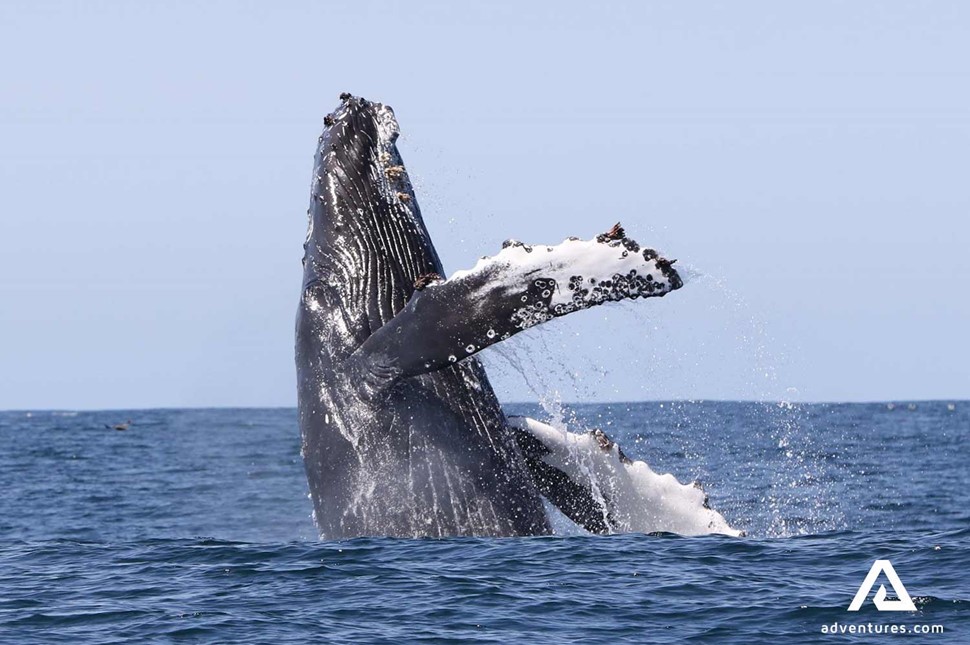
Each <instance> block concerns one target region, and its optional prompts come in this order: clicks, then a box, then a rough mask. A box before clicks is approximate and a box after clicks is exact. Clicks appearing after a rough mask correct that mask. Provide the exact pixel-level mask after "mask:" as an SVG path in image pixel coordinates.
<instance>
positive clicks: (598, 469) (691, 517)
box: [508, 416, 743, 536]
mask: <svg viewBox="0 0 970 645" xmlns="http://www.w3.org/2000/svg"><path fill="white" fill-rule="evenodd" d="M508 421H509V426H510V427H511V428H512V430H513V432H514V436H515V440H516V443H517V444H518V445H519V449H520V451H521V452H522V455H523V457H524V458H525V462H526V465H527V467H528V469H529V472H530V474H531V475H532V479H533V481H534V482H535V484H536V487H537V488H538V489H539V491H540V492H541V493H542V494H543V495H544V496H545V497H546V499H548V500H549V501H550V502H551V503H552V504H554V505H555V506H556V507H557V508H559V510H561V511H562V512H563V513H564V514H565V515H566V516H567V517H568V518H570V519H571V520H573V521H574V522H576V523H577V524H579V525H581V526H583V527H585V528H586V530H588V531H590V532H593V533H615V532H629V531H634V532H640V533H653V532H657V531H665V532H670V533H678V534H680V535H706V534H708V533H721V534H724V535H734V536H740V535H743V532H742V531H738V530H737V529H734V528H732V527H731V525H730V524H728V522H727V520H725V518H724V516H723V515H721V514H720V513H718V512H717V511H715V510H714V509H712V508H711V505H710V500H709V499H708V497H707V495H706V493H705V492H704V490H703V488H702V487H701V485H700V483H698V482H693V483H690V484H681V483H680V482H678V481H677V479H676V478H675V477H674V476H673V475H671V474H664V473H656V472H654V471H653V470H652V469H651V468H650V466H648V465H647V464H646V463H645V462H643V461H633V460H631V459H629V458H628V457H627V456H626V455H624V454H623V451H622V450H620V447H619V445H617V444H616V443H614V442H613V441H612V440H610V438H609V437H607V436H606V434H605V433H604V432H603V431H601V430H591V431H589V432H585V433H582V434H577V433H574V432H566V431H563V430H559V429H557V428H554V427H552V426H550V425H547V424H545V423H541V422H539V421H536V420H535V419H529V418H526V417H514V416H513V417H509V419H508Z"/></svg>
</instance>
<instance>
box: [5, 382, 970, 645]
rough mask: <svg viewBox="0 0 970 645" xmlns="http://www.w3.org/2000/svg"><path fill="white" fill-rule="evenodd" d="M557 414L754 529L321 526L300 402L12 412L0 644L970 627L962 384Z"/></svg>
mask: <svg viewBox="0 0 970 645" xmlns="http://www.w3.org/2000/svg"><path fill="white" fill-rule="evenodd" d="M506 409H507V411H508V412H509V413H510V414H528V415H530V416H533V417H535V418H539V419H544V420H549V418H550V411H548V410H544V409H542V408H540V407H538V406H533V405H509V406H506ZM554 412H555V414H554V415H553V416H555V417H556V422H557V423H558V424H560V425H562V423H563V419H565V420H566V422H567V425H568V427H569V428H570V429H574V430H579V429H581V428H594V427H597V428H602V429H603V430H605V431H606V432H607V433H608V434H609V435H610V437H612V438H613V439H615V440H616V441H617V442H618V443H619V444H620V445H621V446H622V448H623V450H624V452H625V453H626V454H627V455H628V456H630V457H631V458H633V459H640V460H644V461H646V462H647V463H648V464H650V466H651V467H652V468H653V469H654V470H656V471H658V472H669V473H672V474H674V475H675V476H676V477H677V478H678V479H679V480H680V481H681V482H690V481H692V480H700V481H702V482H703V483H704V487H705V490H706V491H707V493H708V494H709V496H710V503H711V506H712V507H713V508H714V509H716V510H717V511H719V512H720V513H722V514H723V515H724V516H725V518H727V520H728V521H729V522H730V523H731V525H732V526H734V527H735V528H738V529H742V530H744V531H745V532H746V534H747V536H746V537H742V538H734V537H728V536H723V535H708V536H702V537H680V536H677V535H673V534H648V535H643V534H621V535H609V536H593V535H588V534H584V533H583V532H582V531H580V530H579V529H578V528H577V527H575V526H574V525H571V524H569V523H568V521H566V520H565V519H564V518H562V517H558V518H556V521H555V526H556V528H557V535H553V536H547V537H533V538H502V539H476V538H455V539H390V538H360V539H353V540H347V541H340V542H325V541H320V540H318V538H317V534H316V531H315V529H314V526H313V522H312V519H311V506H310V501H309V500H308V498H307V485H306V480H305V477H304V472H303V465H302V461H301V458H300V438H299V430H298V428H297V422H296V411H295V410H293V409H189V410H178V409H163V410H113V411H102V412H71V411H41V410H36V411H30V412H27V411H17V412H0V440H2V442H3V448H2V449H0V642H2V643H16V644H20V643H149V642H180V643H181V642H186V643H216V642H218V643H274V644H282V643H307V642H348V643H349V642H353V643H357V642H362V643H363V642H366V643H414V642H433V643H447V642H458V641H471V642H494V643H514V642H536V643H560V642H563V643H572V642H575V643H616V642H637V643H684V642H686V643H776V642H784V643H817V642H826V641H838V642H841V641H845V640H849V641H852V642H881V641H882V640H896V641H898V640H899V638H900V636H899V635H898V634H893V633H889V631H890V630H895V631H897V632H898V631H900V630H905V631H906V632H907V634H906V638H905V639H904V640H905V642H911V643H918V642H926V643H960V642H964V643H967V642H970V494H968V484H970V481H968V479H970V477H968V476H970V448H968V442H970V402H967V401H917V402H909V401H903V402H895V403H870V404H788V403H781V404H779V403H742V402H706V401H705V402H641V403H624V404H617V403H612V404H584V405H571V406H564V409H563V410H556V411H554ZM128 419H130V420H131V426H130V428H129V429H128V430H126V431H117V430H114V429H110V428H106V426H113V425H115V424H118V423H122V422H124V421H126V420H128ZM876 560H889V561H890V562H891V565H892V568H893V571H895V573H896V574H897V576H898V579H899V580H900V582H901V583H902V584H903V585H904V586H905V590H906V593H908V595H909V596H910V597H911V599H912V601H913V604H914V606H915V611H880V610H879V609H878V608H877V607H876V606H875V604H874V602H873V596H875V595H876V594H877V591H878V587H879V585H880V584H882V585H884V586H885V587H886V588H887V590H888V597H889V599H890V600H892V599H893V598H896V597H900V596H899V595H898V594H897V593H896V592H897V591H898V590H897V589H896V588H895V585H894V584H893V583H892V582H891V581H890V580H889V579H888V578H887V576H886V574H885V572H884V573H883V574H881V575H880V577H879V578H878V579H877V582H876V584H875V585H874V588H873V589H871V590H870V592H869V593H868V595H867V596H866V600H865V602H864V603H863V604H862V606H861V608H860V609H859V610H858V611H856V612H850V611H847V608H848V606H849V604H850V602H852V600H853V598H854V597H855V595H856V593H857V592H858V591H859V589H860V586H862V585H863V581H864V580H865V579H866V576H867V574H868V573H869V571H870V568H871V567H873V563H874V562H875V561H876ZM940 630H942V633H939V632H940ZM831 631H835V632H836V634H835V635H832V634H830V633H829V632H831ZM843 632H844V633H845V635H840V634H842V633H843ZM859 632H862V633H859ZM923 632H928V633H923ZM933 632H935V633H933Z"/></svg>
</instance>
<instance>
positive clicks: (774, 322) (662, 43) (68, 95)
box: [0, 0, 970, 409]
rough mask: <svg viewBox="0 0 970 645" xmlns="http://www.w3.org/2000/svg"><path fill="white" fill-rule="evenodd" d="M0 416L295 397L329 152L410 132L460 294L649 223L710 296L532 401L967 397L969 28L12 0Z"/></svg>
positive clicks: (769, 16)
mask: <svg viewBox="0 0 970 645" xmlns="http://www.w3.org/2000/svg"><path fill="white" fill-rule="evenodd" d="M0 58H2V59H3V61H4V63H3V64H2V65H0V142H2V145H0V409H41V408H66V409H105V408H111V409H118V408H139V407H189V406H192V407H197V406H292V405H295V402H296V385H295V382H296V381H295V368H294V362H293V323H294V317H295V312H296V304H297V300H298V297H299V290H300V284H301V276H302V269H301V266H300V258H301V257H302V243H303V239H304V235H305V226H306V216H305V212H306V207H307V204H308V199H309V180H310V171H311V163H312V154H313V151H314V148H315V145H316V139H317V136H318V135H319V133H320V131H321V130H322V127H323V117H324V116H325V115H326V114H327V113H328V112H329V111H331V110H332V109H334V108H335V107H336V106H337V104H338V98H337V97H338V95H339V94H340V93H341V92H343V91H349V92H352V93H354V94H356V95H360V96H364V97H366V98H368V99H372V100H377V101H382V102H384V103H387V104H389V105H391V106H393V108H394V109H395V112H396V114H397V117H398V121H399V123H400V125H401V129H402V136H401V139H400V140H399V148H400V150H401V153H402V155H403V157H404V160H405V163H406V164H407V166H408V170H409V174H410V175H411V177H412V180H413V181H414V183H415V185H416V191H417V194H418V201H419V203H420V205H421V208H422V211H423V214H424V219H425V222H426V223H427V225H428V228H429V230H430V232H431V234H432V237H433V239H434V240H435V242H436V245H437V248H438V250H439V253H440V255H441V256H442V260H443V262H444V264H445V268H446V270H447V271H448V272H452V271H456V270H458V269H462V268H468V267H470V266H471V265H473V264H474V263H475V261H476V259H477V258H478V257H480V256H482V255H491V254H494V253H495V252H496V251H497V250H498V249H499V248H500V247H501V242H502V241H503V240H505V239H507V238H510V237H514V238H516V239H520V240H523V241H526V242H530V243H557V242H559V241H561V240H562V239H564V238H565V237H567V236H571V235H578V236H581V237H589V236H592V235H595V234H597V233H600V232H603V231H605V230H606V229H608V228H609V227H610V226H611V225H612V224H613V223H614V222H616V221H622V222H623V224H624V226H625V228H626V230H627V233H628V235H629V236H630V237H632V238H634V239H636V240H637V241H638V242H640V243H641V244H644V245H647V246H653V247H656V248H659V249H661V250H662V251H664V252H665V254H666V255H667V256H668V257H672V258H677V259H678V261H679V262H678V265H677V266H678V267H684V269H683V271H684V272H685V273H688V274H690V276H691V278H690V279H689V280H688V282H687V285H686V286H685V287H684V288H683V289H681V290H680V291H678V292H676V293H673V294H671V295H670V296H668V297H666V298H663V299H650V300H647V301H638V302H636V303H631V304H625V305H610V306H603V307H597V308H593V309H591V310H588V311H585V312H580V313H577V314H574V315H571V316H568V317H566V318H565V319H561V320H557V321H554V322H552V323H550V324H548V325H545V326H544V328H543V329H537V330H530V333H526V334H522V335H520V336H518V337H516V338H514V339H512V340H510V341H508V342H507V343H504V344H500V345H497V346H495V348H493V349H490V350H487V351H486V352H483V359H484V360H485V361H486V365H487V367H488V369H489V373H490V374H491V375H492V380H493V383H494V385H495V386H496V390H497V391H498V393H499V396H500V398H501V399H502V400H505V401H533V400H537V399H540V398H549V397H552V398H556V397H558V398H561V399H564V400H567V401H573V400H597V401H626V400H648V399H650V400H656V399H767V400H794V401H868V400H915V399H957V398H962V399H966V398H970V350H968V347H970V344H968V342H967V340H966V335H967V333H968V330H970V299H968V297H967V295H968V289H967V282H968V280H970V254H968V248H970V181H968V170H967V169H968V168H970V64H968V61H970V5H968V4H966V3H961V2H934V3H920V2H896V3H877V2H851V3H846V2H825V1H816V2H804V3H797V4H796V3H776V2H760V3H759V2H742V3H720V2H717V3H715V2H700V3H690V4H689V5H688V4H687V3H648V2H632V1H631V2H626V3H623V2H607V3H589V2H565V1H562V0H560V1H557V2H535V3H518V2H489V3H478V4H474V5H471V4H469V5H465V3H449V2H416V1H412V2H397V3H390V2H386V3H376V2H339V3H337V2H333V3H327V2H286V3H268V2H264V3H256V2H250V3H247V2H206V3H190V2H138V3H127V2H126V3H123V2H114V3H111V2H19V1H16V0H13V1H8V2H4V3H2V4H0Z"/></svg>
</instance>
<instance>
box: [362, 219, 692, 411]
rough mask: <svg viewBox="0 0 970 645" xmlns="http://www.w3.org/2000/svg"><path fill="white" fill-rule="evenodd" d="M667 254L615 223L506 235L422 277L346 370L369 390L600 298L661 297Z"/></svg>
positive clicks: (670, 286) (672, 279) (671, 275)
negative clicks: (533, 240)
mask: <svg viewBox="0 0 970 645" xmlns="http://www.w3.org/2000/svg"><path fill="white" fill-rule="evenodd" d="M674 262H676V260H667V259H665V258H663V257H661V256H660V255H659V254H658V253H657V252H656V251H655V250H653V249H649V248H641V247H640V245H639V244H637V243H636V242H634V241H633V240H631V239H629V238H627V237H626V235H625V233H624V231H623V228H622V227H621V226H620V225H619V224H616V225H615V226H614V227H613V228H612V229H610V230H609V231H608V232H606V233H604V234H602V235H599V236H597V237H596V238H595V239H592V240H580V239H578V238H570V239H567V240H566V241H564V242H562V243H561V244H558V245H555V246H544V245H534V246H530V245H526V244H522V243H521V242H515V241H509V242H506V243H505V245H504V248H503V249H502V251H500V252H499V253H498V254H496V255H495V256H493V257H490V258H483V259H482V260H480V261H479V262H478V263H477V264H476V265H475V266H474V267H473V268H472V269H469V270H467V271H458V272H456V273H455V274H454V275H452V276H451V277H450V278H449V279H447V280H442V279H440V277H439V276H421V278H420V279H419V280H418V282H417V283H416V285H415V288H416V289H417V290H416V291H415V292H414V294H413V296H412V297H411V299H410V301H409V302H408V303H407V306H406V307H405V308H404V309H403V310H402V311H401V312H399V313H398V314H396V315H395V316H394V318H393V319H391V320H390V321H388V322H387V323H386V324H385V325H384V326H383V327H381V328H380V329H378V330H376V331H375V332H374V333H373V334H371V336H370V337H369V338H368V339H367V340H366V341H365V342H364V343H363V345H361V347H360V348H359V349H358V350H357V351H356V352H355V353H354V355H353V356H352V357H351V358H350V360H349V361H348V364H347V370H348V372H349V373H351V374H352V375H353V378H354V380H357V381H360V382H368V383H370V384H371V385H372V386H373V387H372V390H373V391H374V392H378V391H381V390H386V389H387V388H389V387H390V386H391V385H393V383H394V382H395V381H396V380H397V379H399V378H405V377H408V376H414V375H417V374H424V373H427V372H432V371H435V370H439V369H442V368H445V367H448V366H449V365H451V364H453V363H456V362H458V361H460V360H462V359H464V358H467V357H469V356H472V355H474V354H477V353H478V352H480V351H481V350H483V349H485V348H486V347H488V346H490V345H493V344H495V343H498V342H500V341H503V340H505V339H507V338H509V337H511V336H513V335H515V334H518V333H519V332H521V331H524V330H526V329H529V328H530V327H534V326H535V325H538V324H541V323H544V322H546V321H549V320H552V319H553V318H557V317H560V316H565V315H567V314H570V313H572V312H575V311H581V310H583V309H588V308H589V307H593V306H596V305H600V304H603V303H606V302H615V301H619V300H626V299H637V298H649V297H662V296H664V295H666V294H668V293H670V292H671V291H673V290H675V289H679V288H680V287H681V286H682V285H683V281H682V280H681V278H680V276H679V275H678V274H677V271H676V270H675V269H674V268H673V267H672V266H671V265H672V264H673V263H674ZM382 370H383V371H382ZM388 370H390V371H388ZM377 372H381V374H380V375H379V376H378V377H375V376H374V374H376V373H377Z"/></svg>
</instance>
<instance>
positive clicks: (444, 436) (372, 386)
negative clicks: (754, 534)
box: [296, 95, 550, 539]
mask: <svg viewBox="0 0 970 645" xmlns="http://www.w3.org/2000/svg"><path fill="white" fill-rule="evenodd" d="M325 124H326V128H325V130H324V132H323V134H322V135H321V137H320V139H319V142H318V143H319V145H318V147H317V151H316V154H315V156H314V172H313V178H312V186H311V200H310V208H309V212H308V214H309V227H308V229H309V230H308V233H307V239H306V243H305V245H304V250H305V254H304V259H303V262H304V275H303V287H302V292H301V297H300V303H299V307H298V311H297V320H296V366H297V388H298V406H299V423H300V430H301V435H302V453H303V458H304V465H305V468H306V473H307V480H308V482H309V488H310V497H311V499H312V501H313V508H314V517H315V521H316V524H317V527H318V529H319V531H320V535H321V537H322V538H324V539H342V538H350V537H356V536H365V535H385V536H401V537H423V536H431V537H439V536H455V535H476V536H515V535H541V534H547V533H549V532H550V527H549V523H548V520H547V518H546V514H545V511H544V508H543V504H542V499H541V497H540V495H539V492H538V491H537V489H536V487H535V485H534V483H533V481H532V478H531V476H530V475H529V473H528V470H527V466H526V463H525V460H524V458H523V457H522V454H521V453H520V452H519V450H518V448H517V446H516V443H515V438H514V434H513V431H512V430H511V429H510V428H509V425H508V423H507V421H506V418H505V415H504V414H503V412H502V410H501V407H500V406H499V403H498V400H497V399H496V397H495V394H494V393H493V391H492V387H491V385H490V384H489V382H488V378H487V377H486V375H485V371H484V369H483V368H482V366H481V364H480V363H479V361H478V360H477V359H476V358H475V357H474V356H472V357H468V358H465V359H464V360H462V361H460V362H458V363H456V364H454V365H449V366H447V367H444V368H441V369H437V370H435V371H431V372H428V373H424V374H420V375H416V376H409V377H408V378H397V377H398V376H399V370H398V368H397V367H396V366H395V365H394V364H393V361H392V362H390V363H388V364H386V365H382V364H368V365H367V366H366V367H365V368H364V369H363V370H361V368H360V366H359V365H358V366H354V361H350V360H348V359H350V357H351V355H352V354H354V352H355V351H357V350H358V349H359V348H360V347H361V346H362V345H363V343H364V342H365V341H366V340H367V339H368V338H369V337H370V336H371V335H372V334H373V333H374V332H376V331H377V330H378V329H380V328H382V327H383V326H384V325H386V324H387V323H388V322H389V321H390V320H391V319H392V318H393V317H394V316H395V315H396V314H397V313H399V312H400V311H401V310H402V309H404V307H405V305H406V304H407V303H408V301H409V300H410V299H411V298H412V296H413V295H414V291H415V286H414V285H415V282H416V281H418V279H419V278H420V277H422V276H425V275H427V274H438V275H443V274H444V271H443V268H442V266H441V262H440V260H439V258H438V255H437V253H436V251H435V249H434V246H433V244H432V243H431V239H430V237H429V235H428V233H427V230H426V229H425V226H424V222H423V221H422V218H421V214H420V210H419V208H418V204H417V199H416V198H415V195H414V192H413V189H412V187H411V184H410V181H409V180H408V177H407V174H406V171H405V170H404V167H403V164H402V163H401V158H400V155H399V154H398V151H397V147H396V145H395V139H396V138H397V134H398V129H397V123H396V120H395V119H394V115H393V112H392V111H391V109H390V108H389V107H386V106H384V105H381V104H379V103H372V102H369V101H365V100H363V99H359V98H356V97H352V96H349V95H343V96H342V104H341V106H340V107H339V108H338V109H337V110H336V111H335V112H334V113H332V114H331V115H330V116H328V117H327V119H326V120H325ZM455 313H456V314H458V313H460V312H455ZM418 333H420V334H421V336H422V338H423V342H424V343H426V344H427V343H430V344H432V345H433V344H434V342H435V340H434V339H435V327H434V325H433V324H429V325H428V326H427V327H425V328H423V329H421V330H418Z"/></svg>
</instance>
